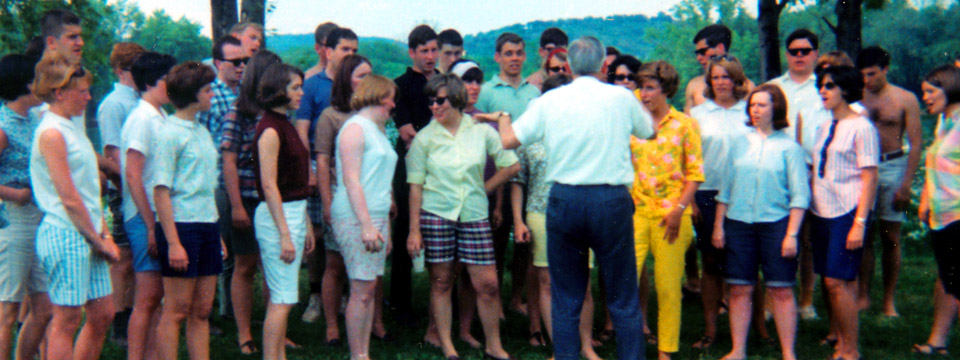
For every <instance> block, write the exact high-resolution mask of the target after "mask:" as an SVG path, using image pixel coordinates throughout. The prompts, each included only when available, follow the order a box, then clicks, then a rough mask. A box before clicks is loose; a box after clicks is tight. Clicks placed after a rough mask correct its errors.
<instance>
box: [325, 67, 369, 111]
mask: <svg viewBox="0 0 960 360" xmlns="http://www.w3.org/2000/svg"><path fill="white" fill-rule="evenodd" d="M362 64H367V65H370V66H371V67H372V66H373V65H371V64H370V60H367V58H365V57H363V56H360V55H356V54H350V55H347V56H346V57H344V58H343V62H342V63H341V64H340V67H339V68H337V73H336V75H335V77H334V78H333V87H332V89H331V91H330V106H333V108H334V109H336V110H337V111H339V112H350V97H351V96H353V71H354V70H356V69H357V67H359V66H360V65H362Z"/></svg>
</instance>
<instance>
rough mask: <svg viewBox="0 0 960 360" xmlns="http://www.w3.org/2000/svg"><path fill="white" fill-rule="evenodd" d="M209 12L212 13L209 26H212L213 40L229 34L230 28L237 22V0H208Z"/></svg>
mask: <svg viewBox="0 0 960 360" xmlns="http://www.w3.org/2000/svg"><path fill="white" fill-rule="evenodd" d="M210 12H211V13H213V15H212V19H211V26H210V27H211V28H213V41H217V39H219V38H220V37H221V36H224V35H227V34H229V33H230V28H231V27H233V25H236V23H237V18H238V17H239V16H238V13H237V0H210Z"/></svg>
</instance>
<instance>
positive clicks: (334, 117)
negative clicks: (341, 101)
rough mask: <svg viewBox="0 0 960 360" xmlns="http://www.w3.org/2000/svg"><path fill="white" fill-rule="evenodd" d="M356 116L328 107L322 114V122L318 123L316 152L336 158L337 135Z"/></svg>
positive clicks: (315, 142) (315, 141)
mask: <svg viewBox="0 0 960 360" xmlns="http://www.w3.org/2000/svg"><path fill="white" fill-rule="evenodd" d="M353 115H354V112H348V113H345V112H342V111H339V110H337V109H335V108H334V107H333V106H331V107H328V108H327V109H326V110H324V111H323V112H322V113H320V120H319V121H318V122H317V132H316V135H317V136H316V140H314V148H313V150H314V152H315V153H317V154H319V155H327V156H329V157H331V158H332V157H334V156H335V155H336V153H337V134H339V133H340V129H341V128H343V124H344V123H346V122H347V120H348V119H350V117H351V116H353Z"/></svg>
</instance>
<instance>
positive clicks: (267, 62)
mask: <svg viewBox="0 0 960 360" xmlns="http://www.w3.org/2000/svg"><path fill="white" fill-rule="evenodd" d="M280 62H282V60H280V57H279V56H277V54H274V53H272V52H270V51H267V50H260V51H257V53H256V54H253V57H252V58H250V62H248V63H247V66H246V67H245V68H244V69H243V78H241V79H240V94H238V95H237V114H238V115H241V116H246V117H247V118H250V119H256V117H257V114H258V113H260V110H262V108H261V107H260V103H258V102H257V86H259V85H260V79H261V78H262V77H263V73H264V72H266V71H267V68H269V67H270V66H271V65H273V64H277V63H280Z"/></svg>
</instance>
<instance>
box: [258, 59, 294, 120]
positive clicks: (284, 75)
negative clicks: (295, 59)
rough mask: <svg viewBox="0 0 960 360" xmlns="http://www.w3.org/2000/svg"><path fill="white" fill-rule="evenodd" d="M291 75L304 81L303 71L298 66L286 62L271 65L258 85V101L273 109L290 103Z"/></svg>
mask: <svg viewBox="0 0 960 360" xmlns="http://www.w3.org/2000/svg"><path fill="white" fill-rule="evenodd" d="M290 75H297V76H299V77H300V81H303V71H302V70H300V69H298V68H297V67H296V66H293V65H290V64H284V63H276V64H273V65H270V67H268V68H267V71H265V72H264V73H263V77H262V78H260V84H259V85H257V102H258V103H259V104H260V107H261V108H263V109H272V108H275V107H277V106H283V105H286V104H288V103H290V97H289V96H287V86H288V85H290Z"/></svg>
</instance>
